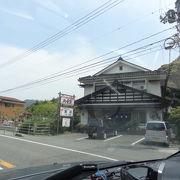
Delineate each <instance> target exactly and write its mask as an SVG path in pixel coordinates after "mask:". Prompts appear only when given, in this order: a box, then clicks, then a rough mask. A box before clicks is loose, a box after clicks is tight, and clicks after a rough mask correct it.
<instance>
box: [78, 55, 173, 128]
mask: <svg viewBox="0 0 180 180" xmlns="http://www.w3.org/2000/svg"><path fill="white" fill-rule="evenodd" d="M166 78H167V75H166V73H165V72H163V71H157V70H156V71H151V70H149V69H146V68H144V67H141V66H138V65H135V64H132V63H130V62H127V61H125V60H123V59H121V58H119V59H118V60H117V61H116V62H115V63H113V64H111V65H109V66H108V67H106V68H104V69H102V70H101V71H99V72H97V73H96V74H94V75H92V76H86V77H81V78H79V82H80V87H82V88H84V97H82V98H80V99H78V100H76V102H75V103H76V105H77V106H78V107H79V108H80V111H81V123H82V124H88V123H89V122H90V121H91V120H103V121H105V120H108V121H109V123H114V124H115V126H116V127H119V128H122V127H124V126H123V125H125V124H126V123H127V122H136V123H137V124H143V123H144V124H145V123H146V122H147V121H149V120H163V118H164V114H165V113H166V112H167V108H168V107H169V103H170V102H169V101H168V100H166V99H165V98H164V97H163V94H164V86H165V82H166Z"/></svg>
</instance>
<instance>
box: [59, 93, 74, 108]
mask: <svg viewBox="0 0 180 180" xmlns="http://www.w3.org/2000/svg"><path fill="white" fill-rule="evenodd" d="M74 99H75V98H74V96H69V95H63V94H62V95H61V104H63V105H65V106H74Z"/></svg>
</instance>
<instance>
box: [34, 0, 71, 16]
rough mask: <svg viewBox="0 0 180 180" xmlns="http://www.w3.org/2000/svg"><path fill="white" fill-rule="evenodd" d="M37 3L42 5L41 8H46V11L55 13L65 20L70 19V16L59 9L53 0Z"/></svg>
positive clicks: (39, 0)
mask: <svg viewBox="0 0 180 180" xmlns="http://www.w3.org/2000/svg"><path fill="white" fill-rule="evenodd" d="M35 2H36V3H38V4H40V5H41V6H43V7H45V8H46V9H48V10H50V11H53V12H55V13H57V14H59V15H61V16H63V17H64V18H68V17H69V14H68V13H67V12H65V11H64V10H63V9H62V8H61V7H59V6H58V5H57V4H56V3H55V2H54V1H52V0H46V1H44V0H35Z"/></svg>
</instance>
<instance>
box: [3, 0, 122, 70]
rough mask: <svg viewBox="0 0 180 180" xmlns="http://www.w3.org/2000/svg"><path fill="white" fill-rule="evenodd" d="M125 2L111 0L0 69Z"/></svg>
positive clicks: (4, 64)
mask: <svg viewBox="0 0 180 180" xmlns="http://www.w3.org/2000/svg"><path fill="white" fill-rule="evenodd" d="M123 1H125V0H109V1H107V2H106V3H104V4H103V5H101V6H100V7H98V8H96V9H95V10H93V11H92V12H90V13H88V14H87V15H85V16H84V17H82V18H80V19H78V20H77V21H75V22H74V23H73V24H71V25H69V26H68V27H66V28H64V29H63V30H61V31H59V32H58V33H56V34H54V35H52V36H50V37H49V38H47V39H46V40H44V41H42V42H40V43H38V44H37V45H35V46H33V47H32V48H31V49H29V50H27V51H25V52H24V53H22V54H20V55H18V56H16V57H15V58H13V59H11V60H10V61H8V62H6V63H3V64H1V65H0V67H1V68H2V67H5V66H7V65H10V64H12V63H14V62H16V61H19V60H21V59H23V58H25V57H27V56H29V55H30V54H32V53H34V52H36V51H38V50H40V49H42V48H43V47H46V46H48V45H49V44H51V43H53V42H55V41H57V40H58V39H60V38H62V37H64V36H65V35H67V34H69V33H70V32H72V31H74V30H76V29H78V28H80V27H81V26H83V25H85V24H87V23H88V22H89V21H91V20H93V19H95V18H96V17H98V16H100V15H101V14H103V13H105V12H106V11H108V10H110V9H112V8H113V7H115V6H117V5H118V4H120V3H122V2H123Z"/></svg>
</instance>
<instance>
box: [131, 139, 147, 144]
mask: <svg viewBox="0 0 180 180" xmlns="http://www.w3.org/2000/svg"><path fill="white" fill-rule="evenodd" d="M144 139H145V138H144V137H143V138H141V139H139V140H137V141H135V142H133V143H132V144H131V146H134V145H135V144H137V143H139V142H141V141H143V140H144Z"/></svg>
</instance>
